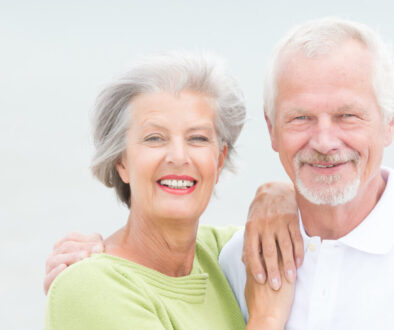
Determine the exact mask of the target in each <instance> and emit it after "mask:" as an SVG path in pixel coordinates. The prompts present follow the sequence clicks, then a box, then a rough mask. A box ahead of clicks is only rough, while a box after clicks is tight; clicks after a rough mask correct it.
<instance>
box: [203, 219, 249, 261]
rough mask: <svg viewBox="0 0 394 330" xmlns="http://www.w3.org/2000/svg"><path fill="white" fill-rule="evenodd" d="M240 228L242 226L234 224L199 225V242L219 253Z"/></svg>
mask: <svg viewBox="0 0 394 330" xmlns="http://www.w3.org/2000/svg"><path fill="white" fill-rule="evenodd" d="M240 229H242V227H241V226H232V225H231V226H224V227H216V226H209V225H200V226H199V227H198V234H197V244H200V245H204V246H206V247H207V248H209V249H210V250H211V251H212V252H214V253H215V254H217V255H219V253H220V251H221V250H222V248H223V246H224V245H225V244H226V243H227V242H228V241H229V240H230V239H231V238H232V237H233V235H234V234H235V233H236V232H237V231H239V230H240Z"/></svg>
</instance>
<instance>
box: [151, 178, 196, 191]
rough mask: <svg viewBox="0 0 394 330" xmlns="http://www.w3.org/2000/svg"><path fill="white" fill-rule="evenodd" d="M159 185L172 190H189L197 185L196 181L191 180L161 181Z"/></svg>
mask: <svg viewBox="0 0 394 330" xmlns="http://www.w3.org/2000/svg"><path fill="white" fill-rule="evenodd" d="M159 184H161V185H162V186H166V187H169V188H171V189H189V188H191V187H193V186H194V185H195V184H196V181H191V180H170V179H166V180H159Z"/></svg>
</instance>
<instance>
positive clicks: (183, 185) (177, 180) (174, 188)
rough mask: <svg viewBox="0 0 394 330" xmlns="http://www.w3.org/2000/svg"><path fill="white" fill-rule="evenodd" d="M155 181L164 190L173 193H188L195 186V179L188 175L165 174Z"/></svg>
mask: <svg viewBox="0 0 394 330" xmlns="http://www.w3.org/2000/svg"><path fill="white" fill-rule="evenodd" d="M156 182H157V184H158V185H159V187H160V188H161V189H163V190H164V191H165V192H168V193H170V194H174V195H187V194H190V193H192V192H193V191H194V189H196V186H197V180H196V179H194V178H193V177H191V176H188V175H175V174H171V175H165V176H163V177H161V178H160V179H159V180H157V181H156Z"/></svg>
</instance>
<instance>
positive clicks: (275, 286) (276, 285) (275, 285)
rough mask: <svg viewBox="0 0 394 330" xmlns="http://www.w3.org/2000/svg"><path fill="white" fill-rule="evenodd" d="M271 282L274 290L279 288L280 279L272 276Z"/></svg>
mask: <svg viewBox="0 0 394 330" xmlns="http://www.w3.org/2000/svg"><path fill="white" fill-rule="evenodd" d="M271 284H272V288H273V289H274V290H279V288H280V280H279V278H277V277H274V278H273V279H272V280H271Z"/></svg>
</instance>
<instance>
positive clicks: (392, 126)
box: [384, 116, 394, 147]
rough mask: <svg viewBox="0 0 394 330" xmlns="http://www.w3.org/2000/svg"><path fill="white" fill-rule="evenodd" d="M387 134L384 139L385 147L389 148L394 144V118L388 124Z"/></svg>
mask: <svg viewBox="0 0 394 330" xmlns="http://www.w3.org/2000/svg"><path fill="white" fill-rule="evenodd" d="M386 125H387V126H386V132H385V137H384V146H385V147H388V146H389V145H390V144H391V142H393V136H394V116H393V118H392V119H391V121H390V122H388V123H387V124H386Z"/></svg>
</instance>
